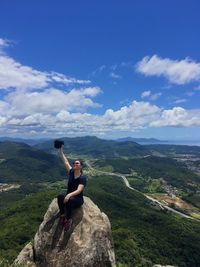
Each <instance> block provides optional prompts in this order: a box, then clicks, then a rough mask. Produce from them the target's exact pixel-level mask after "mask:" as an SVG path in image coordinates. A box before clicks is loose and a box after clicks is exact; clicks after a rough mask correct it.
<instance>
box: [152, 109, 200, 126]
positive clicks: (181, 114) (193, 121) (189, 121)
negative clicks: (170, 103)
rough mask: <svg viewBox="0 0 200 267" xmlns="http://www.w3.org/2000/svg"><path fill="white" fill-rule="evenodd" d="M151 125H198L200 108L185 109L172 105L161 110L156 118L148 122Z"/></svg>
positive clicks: (199, 124)
mask: <svg viewBox="0 0 200 267" xmlns="http://www.w3.org/2000/svg"><path fill="white" fill-rule="evenodd" d="M150 126H152V127H163V126H173V127H191V126H200V110H185V109H184V108H181V107H174V108H172V109H169V110H163V112H162V113H161V114H160V118H159V119H158V120H155V121H152V122H151V123H150Z"/></svg>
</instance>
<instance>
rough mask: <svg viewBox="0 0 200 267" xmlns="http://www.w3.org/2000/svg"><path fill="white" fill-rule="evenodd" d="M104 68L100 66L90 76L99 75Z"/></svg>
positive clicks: (104, 66)
mask: <svg viewBox="0 0 200 267" xmlns="http://www.w3.org/2000/svg"><path fill="white" fill-rule="evenodd" d="M105 68H106V65H101V66H100V67H98V68H97V69H96V70H94V71H93V72H92V76H95V75H98V74H100V73H101V72H102V71H103V70H104V69H105Z"/></svg>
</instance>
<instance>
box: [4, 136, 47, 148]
mask: <svg viewBox="0 0 200 267" xmlns="http://www.w3.org/2000/svg"><path fill="white" fill-rule="evenodd" d="M46 140H49V138H40V139H26V138H17V137H6V136H3V137H0V142H4V141H9V142H19V143H25V144H28V145H30V146H33V145H36V144H40V143H43V142H44V141H46Z"/></svg>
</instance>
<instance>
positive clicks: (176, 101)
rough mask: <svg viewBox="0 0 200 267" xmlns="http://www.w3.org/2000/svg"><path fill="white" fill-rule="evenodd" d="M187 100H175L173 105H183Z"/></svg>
mask: <svg viewBox="0 0 200 267" xmlns="http://www.w3.org/2000/svg"><path fill="white" fill-rule="evenodd" d="M186 101H187V100H186V99H185V98H181V99H177V100H175V101H174V103H175V104H180V103H185V102H186Z"/></svg>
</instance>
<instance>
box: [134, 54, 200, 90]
mask: <svg viewBox="0 0 200 267" xmlns="http://www.w3.org/2000/svg"><path fill="white" fill-rule="evenodd" d="M136 71H137V72H139V73H142V74H144V75H146V76H163V77H165V78H167V80H168V81H169V82H171V83H173V84H179V85H182V84H186V83H189V82H192V81H199V80H200V63H197V62H195V61H193V60H191V59H189V58H185V59H182V60H172V59H169V58H161V57H158V56H157V55H154V56H152V57H149V56H146V57H144V58H143V59H142V60H141V61H139V62H138V63H137V65H136Z"/></svg>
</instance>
